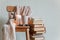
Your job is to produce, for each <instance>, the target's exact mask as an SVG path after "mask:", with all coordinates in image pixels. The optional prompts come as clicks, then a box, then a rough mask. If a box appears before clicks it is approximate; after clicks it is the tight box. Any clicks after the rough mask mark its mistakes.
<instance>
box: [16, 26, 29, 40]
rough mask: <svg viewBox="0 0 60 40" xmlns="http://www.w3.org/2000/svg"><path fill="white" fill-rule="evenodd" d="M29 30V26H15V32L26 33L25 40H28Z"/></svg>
mask: <svg viewBox="0 0 60 40" xmlns="http://www.w3.org/2000/svg"><path fill="white" fill-rule="evenodd" d="M29 28H30V26H16V32H26V40H30V35H29Z"/></svg>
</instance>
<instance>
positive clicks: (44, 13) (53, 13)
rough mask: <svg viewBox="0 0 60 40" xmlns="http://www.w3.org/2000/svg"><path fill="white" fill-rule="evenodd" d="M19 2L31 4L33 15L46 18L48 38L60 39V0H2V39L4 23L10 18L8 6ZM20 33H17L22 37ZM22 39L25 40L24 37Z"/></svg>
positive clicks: (0, 18)
mask: <svg viewBox="0 0 60 40" xmlns="http://www.w3.org/2000/svg"><path fill="white" fill-rule="evenodd" d="M18 3H19V4H20V6H23V5H29V6H30V7H31V9H32V13H31V16H32V17H35V18H42V19H43V20H44V24H45V27H46V30H47V31H46V34H45V38H46V40H60V31H59V30H60V18H59V17H60V0H19V1H18V0H0V40H2V35H1V28H2V25H3V24H4V23H6V21H7V19H8V17H7V16H8V13H7V11H6V6H7V5H18ZM23 34H25V33H23ZM23 34H22V35H23ZM18 35H19V33H17V37H21V36H18ZM20 35H21V34H20ZM24 38H25V37H24ZM21 39H22V40H23V37H21Z"/></svg>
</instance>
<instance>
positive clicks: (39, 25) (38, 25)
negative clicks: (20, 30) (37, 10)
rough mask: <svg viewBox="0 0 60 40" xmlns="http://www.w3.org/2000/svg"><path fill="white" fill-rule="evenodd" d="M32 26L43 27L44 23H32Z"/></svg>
mask: <svg viewBox="0 0 60 40" xmlns="http://www.w3.org/2000/svg"><path fill="white" fill-rule="evenodd" d="M34 27H44V24H34Z"/></svg>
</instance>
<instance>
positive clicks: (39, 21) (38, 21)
mask: <svg viewBox="0 0 60 40" xmlns="http://www.w3.org/2000/svg"><path fill="white" fill-rule="evenodd" d="M33 24H44V23H43V20H38V19H37V20H34V21H33Z"/></svg>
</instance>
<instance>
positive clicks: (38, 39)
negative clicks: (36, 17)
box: [31, 34, 44, 40]
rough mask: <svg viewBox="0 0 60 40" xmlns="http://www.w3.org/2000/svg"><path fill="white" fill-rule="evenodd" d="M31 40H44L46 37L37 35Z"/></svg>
mask: <svg viewBox="0 0 60 40" xmlns="http://www.w3.org/2000/svg"><path fill="white" fill-rule="evenodd" d="M31 40H44V36H43V35H40V34H36V35H33V36H31Z"/></svg>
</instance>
